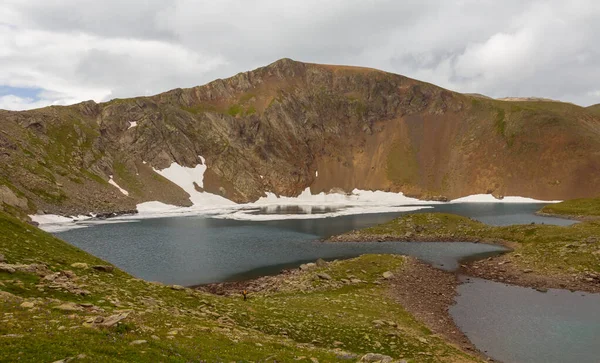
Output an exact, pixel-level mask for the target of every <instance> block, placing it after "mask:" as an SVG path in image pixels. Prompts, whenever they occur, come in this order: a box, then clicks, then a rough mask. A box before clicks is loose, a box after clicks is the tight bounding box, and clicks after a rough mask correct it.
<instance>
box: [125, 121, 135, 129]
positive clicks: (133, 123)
mask: <svg viewBox="0 0 600 363" xmlns="http://www.w3.org/2000/svg"><path fill="white" fill-rule="evenodd" d="M136 126H137V121H130V122H129V127H128V128H127V130H129V129H130V128H132V127H136Z"/></svg>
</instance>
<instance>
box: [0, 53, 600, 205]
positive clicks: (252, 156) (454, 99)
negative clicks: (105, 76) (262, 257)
mask: <svg viewBox="0 0 600 363" xmlns="http://www.w3.org/2000/svg"><path fill="white" fill-rule="evenodd" d="M0 130H2V132H0V184H4V185H7V186H9V187H10V190H18V191H19V194H20V195H22V196H20V197H19V198H23V200H24V199H25V198H26V199H27V200H28V201H30V202H31V203H30V204H29V205H27V206H26V205H24V204H22V203H21V202H19V206H18V208H20V209H27V210H28V211H30V212H35V211H37V210H42V211H45V212H52V213H58V214H79V213H89V212H94V213H112V212H116V211H128V210H133V209H135V206H136V204H138V203H140V202H144V201H151V200H158V201H162V202H165V203H169V204H175V205H183V206H185V205H190V204H191V202H190V200H189V196H188V194H187V193H186V192H185V191H183V190H182V189H180V188H178V187H177V186H176V185H174V184H172V183H171V182H170V181H168V180H166V179H165V178H163V177H161V176H160V175H158V174H157V173H155V172H154V169H163V168H165V167H167V166H169V165H171V164H172V163H173V162H176V163H178V164H180V165H183V166H188V167H194V166H196V165H198V164H200V163H202V159H201V158H200V156H202V157H204V158H205V161H206V164H207V166H208V170H207V171H206V173H205V175H204V186H203V189H202V190H205V191H208V192H211V193H215V194H219V195H223V196H225V197H226V198H228V199H231V200H234V201H236V202H247V201H252V200H255V199H257V198H259V197H260V196H262V195H264V193H265V192H267V191H269V192H273V193H276V194H279V195H287V196H294V195H298V194H299V193H300V192H301V191H302V190H304V189H305V188H307V187H310V188H311V190H312V191H313V192H315V193H318V192H321V191H326V192H328V191H330V190H332V189H336V190H339V189H341V190H344V191H351V190H352V189H354V188H360V189H371V190H389V191H402V192H405V193H406V194H408V195H411V196H416V197H420V198H423V199H441V200H444V199H446V198H455V197H460V196H464V195H469V194H476V193H493V194H494V195H521V196H529V197H534V198H538V199H568V198H574V197H585V196H591V195H593V194H595V193H596V192H597V187H596V186H597V185H598V184H599V183H600V173H599V172H598V171H599V170H600V158H598V156H599V153H600V118H599V117H598V116H597V114H595V113H593V112H591V111H590V110H588V109H585V108H582V107H578V106H575V105H572V104H566V103H558V102H544V101H511V102H503V101H499V100H493V99H487V98H481V97H475V96H469V95H463V94H459V93H455V92H451V91H448V90H445V89H442V88H439V87H436V86H434V85H431V84H427V83H423V82H419V81H416V80H413V79H410V78H407V77H403V76H400V75H395V74H390V73H385V72H381V71H377V70H373V69H365V68H356V67H343V66H329V65H318V64H307V63H301V62H295V61H292V60H289V59H282V60H280V61H277V62H275V63H273V64H271V65H269V66H266V67H263V68H259V69H256V70H254V71H251V72H245V73H240V74H238V75H236V76H234V77H231V78H229V79H225V80H216V81H214V82H211V83H209V84H207V85H204V86H199V87H194V88H189V89H175V90H172V91H169V92H166V93H162V94H159V95H156V96H152V97H138V98H133V99H116V100H112V101H110V102H106V103H101V104H97V103H95V102H93V101H88V102H84V103H81V104H77V105H73V106H68V107H57V106H53V107H47V108H43V109H39V110H32V111H25V112H9V111H0ZM111 175H112V176H114V181H115V182H116V183H118V185H119V186H120V187H122V188H123V189H125V190H127V191H128V193H129V195H125V194H123V193H122V192H120V191H119V190H118V189H117V188H115V187H114V186H113V185H110V184H109V183H108V181H109V179H110V176H111ZM3 198H4V197H3ZM12 202H14V200H13V201H12Z"/></svg>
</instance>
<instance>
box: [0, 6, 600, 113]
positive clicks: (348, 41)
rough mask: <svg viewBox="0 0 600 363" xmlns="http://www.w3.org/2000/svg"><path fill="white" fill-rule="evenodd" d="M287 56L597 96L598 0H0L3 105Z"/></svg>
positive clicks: (473, 84) (502, 92) (34, 103)
mask: <svg viewBox="0 0 600 363" xmlns="http://www.w3.org/2000/svg"><path fill="white" fill-rule="evenodd" d="M283 57H289V58H293V59H296V60H300V61H306V62H318V63H331V64H349V65H360V66H368V67H374V68H379V69H383V70H386V71H390V72H394V73H399V74H403V75H406V76H409V77H413V78H417V79H421V80H425V81H428V82H431V83H435V84H437V85H440V86H443V87H446V88H449V89H453V90H457V91H460V92H477V93H482V94H486V95H489V96H492V97H506V96H538V97H548V98H553V99H560V100H564V101H570V102H574V103H577V104H580V105H583V106H587V105H591V104H595V103H600V1H597V0H570V1H564V0H560V1H553V0H546V1H543V0H538V1H528V0H502V1H499V0H489V1H488V0H479V1H477V0H415V1H413V0H404V1H400V0H294V1H291V0H290V1H287V0H219V1H217V0H209V1H201V0H145V1H142V0H139V1H134V0H130V1H124V0H103V1H98V0H2V1H1V2H0V108H4V109H16V110H19V109H28V108H35V107H41V106H46V105H49V104H71V103H76V102H80V101H83V100H89V99H93V100H96V101H106V100H109V99H112V98H116V97H120V98H122V97H131V96H138V95H150V94H155V93H160V92H163V91H166V90H169V89H172V88H177V87H191V86H195V85H200V84H204V83H206V82H209V81H211V80H213V79H215V78H224V77H228V76H231V75H233V74H235V73H238V72H242V71H246V70H250V69H253V68H256V67H260V66H263V65H266V64H268V63H271V62H273V61H275V60H277V59H279V58H283Z"/></svg>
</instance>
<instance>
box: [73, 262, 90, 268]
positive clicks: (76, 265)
mask: <svg viewBox="0 0 600 363" xmlns="http://www.w3.org/2000/svg"><path fill="white" fill-rule="evenodd" d="M71 267H73V268H80V269H83V270H85V269H87V268H89V267H90V266H89V265H88V264H87V263H84V262H75V263H73V264H71Z"/></svg>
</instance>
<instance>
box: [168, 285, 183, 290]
mask: <svg viewBox="0 0 600 363" xmlns="http://www.w3.org/2000/svg"><path fill="white" fill-rule="evenodd" d="M171 289H173V290H177V291H181V290H185V287H183V286H181V285H172V286H171Z"/></svg>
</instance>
